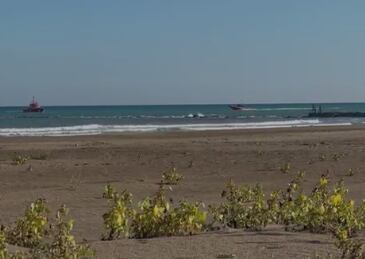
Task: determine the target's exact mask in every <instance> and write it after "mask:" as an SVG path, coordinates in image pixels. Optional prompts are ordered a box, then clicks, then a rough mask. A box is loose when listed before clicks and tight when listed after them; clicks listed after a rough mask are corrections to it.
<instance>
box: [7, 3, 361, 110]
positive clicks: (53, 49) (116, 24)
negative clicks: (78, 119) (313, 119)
mask: <svg viewBox="0 0 365 259" xmlns="http://www.w3.org/2000/svg"><path fill="white" fill-rule="evenodd" d="M364 11H365V1H360V0H358V1H356V0H354V1H343V0H327V1H324V0H306V1H299V0H298V1H296V0H275V1H272V0H266V1H263V0H252V1H245V0H236V1H235V0H204V1H203V0H164V1H163V0H145V1H143V0H133V1H132V0H129V1H123V0H106V1H100V0H62V1H50V0H32V1H29V0H23V1H20V0H0V90H1V91H0V106H13V105H26V104H28V103H29V101H30V100H31V98H32V96H33V95H35V96H36V97H37V99H38V100H39V101H40V102H41V103H42V104H43V105H108V104H113V105H130V104H200V103H201V104H215V103H217V104H218V103H238V102H244V103H283V102H285V103H287V102H289V103H291V102H309V103H311V102H364V101H365V16H364Z"/></svg>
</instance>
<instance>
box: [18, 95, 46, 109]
mask: <svg viewBox="0 0 365 259" xmlns="http://www.w3.org/2000/svg"><path fill="white" fill-rule="evenodd" d="M43 111H44V109H43V108H42V107H41V106H40V105H39V104H38V102H37V101H36V100H35V99H34V96H33V100H32V102H31V103H30V104H29V106H28V107H27V108H25V109H23V112H43Z"/></svg>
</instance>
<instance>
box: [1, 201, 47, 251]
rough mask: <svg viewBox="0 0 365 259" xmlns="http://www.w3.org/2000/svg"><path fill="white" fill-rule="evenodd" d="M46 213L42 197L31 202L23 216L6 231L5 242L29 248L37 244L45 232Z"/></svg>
mask: <svg viewBox="0 0 365 259" xmlns="http://www.w3.org/2000/svg"><path fill="white" fill-rule="evenodd" d="M48 213H49V209H48V208H47V206H46V202H45V200H44V199H38V200H36V201H35V202H33V203H31V205H30V206H29V207H28V208H27V209H26V211H25V214H24V216H23V217H22V218H20V219H18V220H17V221H16V224H15V226H14V227H13V228H11V229H9V230H8V231H7V242H9V243H10V244H13V245H19V246H24V247H30V248H32V247H35V246H37V245H39V244H40V242H41V240H42V239H43V238H44V236H45V235H46V234H47V223H48Z"/></svg>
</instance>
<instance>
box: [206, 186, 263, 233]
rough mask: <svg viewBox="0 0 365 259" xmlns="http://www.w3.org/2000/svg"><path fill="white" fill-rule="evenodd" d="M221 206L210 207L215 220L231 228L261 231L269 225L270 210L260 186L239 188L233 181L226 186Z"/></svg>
mask: <svg viewBox="0 0 365 259" xmlns="http://www.w3.org/2000/svg"><path fill="white" fill-rule="evenodd" d="M221 197H222V198H224V199H225V202H224V203H221V204H220V205H219V206H210V207H209V209H210V212H211V213H212V216H213V219H214V220H215V221H217V222H219V223H221V224H224V225H226V226H228V227H231V228H244V229H251V230H259V229H261V228H262V227H265V226H266V224H268V223H269V209H268V206H267V203H266V200H265V194H264V192H263V190H262V187H261V186H260V185H255V186H253V187H251V186H244V185H243V186H238V185H236V184H235V183H234V182H233V181H232V180H231V181H229V182H228V183H227V184H226V188H225V189H224V190H223V191H222V193H221Z"/></svg>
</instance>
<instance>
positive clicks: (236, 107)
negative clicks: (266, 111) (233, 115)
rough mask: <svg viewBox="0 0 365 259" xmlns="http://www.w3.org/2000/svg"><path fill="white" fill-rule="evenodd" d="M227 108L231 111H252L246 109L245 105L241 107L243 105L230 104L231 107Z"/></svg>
mask: <svg viewBox="0 0 365 259" xmlns="http://www.w3.org/2000/svg"><path fill="white" fill-rule="evenodd" d="M228 106H229V108H231V109H232V110H233V111H251V110H253V109H252V108H249V107H247V106H246V105H243V104H231V105H228Z"/></svg>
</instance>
